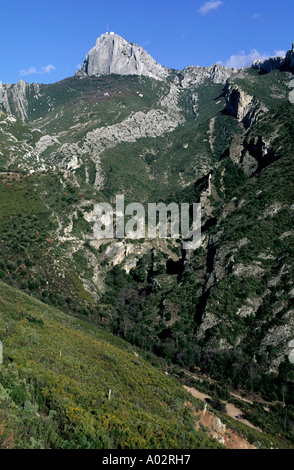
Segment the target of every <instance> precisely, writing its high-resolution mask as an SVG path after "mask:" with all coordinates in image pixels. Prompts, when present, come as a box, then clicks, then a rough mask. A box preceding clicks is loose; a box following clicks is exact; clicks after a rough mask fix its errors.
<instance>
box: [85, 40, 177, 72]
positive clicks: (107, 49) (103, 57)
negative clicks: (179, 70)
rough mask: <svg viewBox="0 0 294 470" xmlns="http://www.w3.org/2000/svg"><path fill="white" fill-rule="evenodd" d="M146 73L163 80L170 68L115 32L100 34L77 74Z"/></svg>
mask: <svg viewBox="0 0 294 470" xmlns="http://www.w3.org/2000/svg"><path fill="white" fill-rule="evenodd" d="M112 73H114V74H118V75H145V76H146V77H152V78H155V79H158V80H163V79H164V78H166V77H167V76H168V74H169V70H168V69H167V68H165V67H163V66H162V65H160V64H158V63H156V62H155V60H154V59H153V58H152V57H151V56H150V55H149V54H148V53H147V52H146V51H144V49H143V48H142V47H140V46H137V45H136V44H133V43H130V42H128V41H126V40H125V39H124V38H122V37H121V36H119V35H118V34H114V33H110V34H108V33H105V34H103V35H102V36H100V37H99V38H98V39H97V41H96V44H95V46H94V47H93V49H91V50H90V52H89V53H88V54H87V56H86V60H85V61H84V63H83V65H82V68H81V70H79V71H78V72H77V73H76V74H77V75H78V76H83V75H84V74H86V75H88V76H92V75H96V76H99V75H109V74H112Z"/></svg>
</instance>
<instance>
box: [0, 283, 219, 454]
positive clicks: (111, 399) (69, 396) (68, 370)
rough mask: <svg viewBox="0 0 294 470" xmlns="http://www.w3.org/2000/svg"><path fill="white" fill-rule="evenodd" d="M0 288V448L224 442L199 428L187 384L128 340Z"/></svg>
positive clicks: (203, 445) (184, 445)
mask: <svg viewBox="0 0 294 470" xmlns="http://www.w3.org/2000/svg"><path fill="white" fill-rule="evenodd" d="M0 293H1V295H0V330H1V340H2V342H3V345H4V363H3V364H1V365H0V404H1V424H0V447H2V446H4V447H13V448H96V449H97V448H100V449H101V448H112V449H113V448H141V449H142V448H179V449H180V448H192V447H193V448H195V447H196V448H209V447H214V448H216V447H220V446H219V445H218V443H217V442H216V441H214V440H213V439H211V438H208V437H206V435H205V434H204V433H203V432H201V431H195V430H194V426H193V418H192V415H190V411H189V410H188V408H187V407H185V399H187V398H188V395H187V394H186V393H184V391H183V389H182V387H181V386H180V385H178V384H177V383H176V382H175V381H174V380H173V379H169V378H167V377H166V376H165V375H164V374H163V373H162V372H160V371H158V370H156V369H155V368H153V367H152V366H150V365H149V364H148V363H146V362H145V361H144V360H143V359H141V358H140V357H138V354H137V353H136V354H135V353H134V351H132V348H131V347H130V346H128V345H127V344H126V343H124V342H122V341H121V340H118V339H115V338H114V337H113V336H111V335H108V334H106V333H104V332H102V331H101V330H98V329H97V328H93V327H91V326H90V325H87V324H85V323H82V322H78V321H76V320H72V319H71V318H70V317H68V316H66V315H64V314H63V313H61V312H60V311H58V310H55V309H52V308H49V307H47V306H45V305H44V304H42V303H41V302H38V301H35V300H33V299H32V298H30V297H28V296H26V295H25V294H22V293H20V292H18V291H16V290H15V289H12V288H10V287H8V286H6V285H5V284H2V283H0ZM110 390H111V396H110V395H109V394H110Z"/></svg>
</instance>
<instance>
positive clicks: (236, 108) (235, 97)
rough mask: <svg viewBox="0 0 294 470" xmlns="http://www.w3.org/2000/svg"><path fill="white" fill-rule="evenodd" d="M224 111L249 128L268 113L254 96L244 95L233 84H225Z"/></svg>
mask: <svg viewBox="0 0 294 470" xmlns="http://www.w3.org/2000/svg"><path fill="white" fill-rule="evenodd" d="M225 98H226V109H227V112H228V113H229V114H231V115H232V116H234V117H236V118H237V119H238V121H240V122H243V124H244V125H245V127H250V126H251V125H252V124H254V123H255V122H256V121H257V120H258V118H259V117H260V116H261V115H262V114H264V113H266V112H267V111H268V108H267V107H266V106H265V105H264V104H262V103H261V102H260V101H259V100H258V99H257V98H256V97H255V96H251V95H249V94H247V93H245V92H244V91H243V90H241V88H239V87H238V86H237V85H235V84H230V83H227V85H226V88H225Z"/></svg>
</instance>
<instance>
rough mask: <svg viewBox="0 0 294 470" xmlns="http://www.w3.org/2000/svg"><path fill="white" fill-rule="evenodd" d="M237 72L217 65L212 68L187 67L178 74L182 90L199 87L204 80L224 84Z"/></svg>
mask: <svg viewBox="0 0 294 470" xmlns="http://www.w3.org/2000/svg"><path fill="white" fill-rule="evenodd" d="M237 71H238V70H237V69H229V68H227V67H224V66H223V65H219V64H215V65H213V66H212V67H198V66H189V67H186V68H185V69H184V70H182V71H181V73H180V79H181V85H182V87H183V88H189V87H191V86H192V87H194V86H198V85H201V84H202V83H204V82H205V80H211V81H212V82H213V83H222V84H225V83H226V81H227V80H228V79H229V78H230V77H232V76H233V75H235V74H236V73H237Z"/></svg>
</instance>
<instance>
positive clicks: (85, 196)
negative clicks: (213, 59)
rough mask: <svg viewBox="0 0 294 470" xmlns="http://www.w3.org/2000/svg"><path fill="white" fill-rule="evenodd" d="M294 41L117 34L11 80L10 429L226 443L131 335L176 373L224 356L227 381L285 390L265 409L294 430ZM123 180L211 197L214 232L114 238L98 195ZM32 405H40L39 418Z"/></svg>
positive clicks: (64, 441) (258, 395)
mask: <svg viewBox="0 0 294 470" xmlns="http://www.w3.org/2000/svg"><path fill="white" fill-rule="evenodd" d="M134 57H135V58H136V60H135V59H134ZM138 57H141V59H140V60H141V61H142V62H141V63H140V66H139V65H138V66H136V63H137V62H136V61H137V58H138ZM293 57H294V49H293V48H292V50H290V51H289V52H288V53H287V55H286V58H285V59H281V58H280V59H269V60H268V61H265V62H264V63H263V62H260V63H259V62H258V63H254V64H253V66H252V67H248V68H245V69H240V70H237V69H228V68H226V67H222V66H220V65H218V64H217V65H214V66H212V67H206V68H205V67H187V68H185V69H184V70H181V71H177V70H170V69H167V68H164V67H162V66H160V64H156V62H155V61H153V59H152V58H151V57H150V56H149V55H148V54H147V53H146V52H145V51H143V49H142V48H140V47H139V46H136V45H134V44H132V43H127V42H126V41H125V40H123V39H122V38H120V37H114V38H110V36H109V37H102V38H100V39H98V40H97V43H96V46H95V47H94V48H93V49H92V50H91V51H90V52H89V54H88V55H87V57H86V60H85V62H84V64H83V66H82V68H81V70H80V71H79V72H77V74H76V75H75V76H74V77H70V78H67V79H65V80H62V81H61V82H58V83H54V84H50V85H42V84H32V85H30V84H26V83H25V82H23V81H20V82H19V83H18V84H15V85H4V86H3V93H4V95H3V96H4V98H3V103H2V107H1V109H2V110H1V111H0V200H1V210H0V279H1V280H2V281H3V282H4V283H5V284H2V283H1V284H0V290H1V292H2V295H1V299H2V300H0V305H2V309H3V312H1V315H2V316H1V317H0V321H1V322H2V323H1V325H2V326H1V328H0V332H1V334H2V337H3V340H4V341H5V348H6V349H5V350H6V351H9V354H7V353H6V354H7V355H6V356H5V361H6V362H5V363H4V367H3V370H4V372H3V377H2V379H3V380H2V386H3V387H4V388H5V391H3V393H4V395H5V396H7V393H8V395H9V397H10V398H7V399H8V401H9V400H10V401H9V403H10V404H11V407H12V408H11V407H10V411H9V413H8V415H7V416H6V415H5V420H6V421H5V422H6V424H7V426H8V428H9V429H10V430H11V432H12V428H13V427H14V424H13V422H14V421H13V419H14V417H13V416H14V414H13V413H14V412H13V410H14V409H15V410H16V411H15V413H16V418H15V419H18V423H19V432H18V433H16V435H15V436H14V435H13V432H12V438H11V439H12V441H11V442H12V444H11V446H12V447H13V446H14V444H13V442H14V440H15V442H16V444H15V445H17V446H19V447H21V446H28V447H30V446H31V447H34V446H41V447H56V448H57V447H79V446H81V447H95V448H97V447H99V446H100V447H107V448H109V447H111V446H115V447H124V448H130V447H137V448H140V447H141V448H146V447H149V446H150V447H153V448H168V447H169V446H171V447H172V448H175V447H179V448H180V447H181V446H187V447H188V448H191V447H210V446H213V445H215V442H214V441H211V440H210V439H209V438H208V437H207V435H203V434H201V433H196V434H195V432H194V431H193V419H192V418H191V415H190V414H189V412H188V410H187V408H189V406H188V407H185V406H184V402H185V400H187V395H186V394H185V393H184V392H183V391H182V389H181V385H179V383H177V382H176V381H173V380H172V379H170V378H167V377H166V376H165V374H162V373H161V372H159V370H156V369H154V368H153V367H152V366H151V365H148V363H147V362H145V361H143V360H142V359H140V358H137V357H136V356H135V357H134V349H133V348H140V350H141V351H142V352H141V353H139V355H140V356H141V355H142V357H143V356H144V357H145V359H146V360H147V361H149V362H151V363H152V361H153V360H154V361H155V362H156V361H157V360H158V361H162V362H161V364H165V367H169V371H170V373H171V374H174V375H177V377H179V376H180V374H179V369H183V370H185V371H186V372H188V373H190V374H194V373H195V371H199V372H201V374H202V376H203V374H204V375H206V376H207V374H208V375H209V376H210V377H211V378H212V379H213V380H214V381H216V382H217V383H218V384H219V385H218V386H215V390H214V392H215V393H216V394H219V395H220V396H221V395H222V393H226V392H222V387H224V389H226V388H227V387H229V388H232V390H235V391H236V390H239V389H242V390H245V391H246V392H247V393H250V394H253V397H254V399H256V401H257V402H258V403H260V400H267V401H269V402H270V403H271V404H272V409H271V410H270V414H267V413H268V412H267V411H264V410H263V409H262V410H261V409H259V408H258V406H259V405H256V406H255V405H252V407H253V408H252V409H251V408H250V407H249V408H248V410H247V411H248V413H251V415H252V416H253V420H254V422H255V423H256V424H257V426H258V427H259V428H260V429H263V430H264V431H266V432H269V431H270V428H271V426H272V428H273V434H274V435H275V438H276V437H277V436H283V439H286V440H287V443H289V441H291V440H293V406H294V369H293V364H292V363H291V362H290V360H289V352H290V342H291V341H292V340H293V338H294V321H293V318H294V317H293V311H294V310H293V298H294V294H293V291H294V288H293V283H294V278H293V273H294V266H293V259H294V257H293V230H292V227H293V207H294V193H293V184H292V183H293V177H294V174H293V171H294V168H293V152H294V108H293V104H291V102H290V100H289V91H290V89H291V84H290V80H291V79H292V76H293V75H292V74H293V71H294V68H293V63H294V59H293ZM110 58H111V60H110ZM133 59H134V60H133ZM114 72H115V73H114ZM118 194H124V196H125V200H126V203H128V202H140V203H142V204H145V206H146V204H147V203H149V202H165V203H169V202H177V203H179V204H180V203H182V202H188V203H190V204H192V203H195V202H200V203H201V205H202V238H201V246H200V247H199V248H198V249H197V250H195V251H186V250H183V249H182V241H183V240H182V238H181V237H180V238H178V239H172V238H166V239H153V240H152V239H137V240H130V239H123V240H118V239H104V240H100V239H99V240H98V239H97V238H95V235H94V231H93V227H94V224H95V220H96V216H95V204H97V203H98V202H102V201H103V202H108V203H111V204H113V203H115V196H116V195H118ZM8 285H10V286H11V287H8ZM12 288H13V290H12ZM16 289H18V290H16ZM28 295H29V297H28ZM34 299H36V300H34ZM1 302H2V304H1ZM40 302H41V303H40ZM7 306H8V309H7ZM56 308H58V309H60V310H58V311H57V310H55V309H56ZM30 311H31V312H33V313H30ZM47 317H48V319H49V320H48V321H47ZM90 325H91V326H90ZM6 327H7V328H6ZM3 328H4V329H3ZM2 331H3V333H2ZM5 332H6V333H5ZM5 334H7V336H5ZM26 334H28V335H31V337H32V341H31V342H29V343H28V340H27V339H25V337H26ZM28 337H29V336H28ZM68 338H71V339H70V340H69V339H68ZM119 338H121V339H119ZM124 341H125V342H124ZM22 344H23V345H24V346H26V347H25V348H24V350H23V351H22V350H21V346H22ZM71 348H72V350H71ZM102 350H103V351H102ZM104 350H105V351H107V354H106V355H105V351H104ZM138 350H139V349H136V351H138ZM49 351H51V352H49ZM35 355H36V357H37V359H36V358H35ZM156 356H157V359H156V360H155V357H156ZM22 357H23V359H22ZM9 358H10V359H9ZM83 361H85V364H84V363H83ZM133 363H134V364H135V365H136V367H137V368H136V367H133ZM99 364H103V366H102V369H103V372H102V370H100V366H99ZM90 369H91V370H90ZM92 371H93V372H92ZM13 374H15V375H13ZM140 374H141V375H140ZM148 374H149V375H148ZM13 377H15V378H13ZM139 377H140V378H139ZM148 377H152V386H151V387H149V382H148V380H149V378H148ZM125 378H126V379H127V380H125ZM140 380H142V381H143V382H142V383H143V384H144V386H143V385H142V388H140V387H139V386H138V387H136V388H135V387H134V389H132V387H133V385H134V384H135V383H136V381H138V383H141V382H140ZM14 381H16V382H17V381H20V382H19V384H20V385H19V386H18V388H17V390H18V391H17V392H15V393H14V392H13V382H14ZM60 383H62V384H64V385H65V387H63V386H62V387H60V386H59V384H60ZM38 384H40V386H39V385H38ZM85 384H86V385H85ZM186 385H187V384H186ZM188 385H195V384H189V383H188ZM196 385H197V386H199V384H196ZM200 385H201V384H200ZM202 386H203V384H202ZM219 387H220V388H219ZM109 388H111V389H112V400H111V401H110V402H109V401H108V400H107V397H108V391H109ZM21 389H22V390H25V393H23V392H20V390H21ZM63 389H64V390H66V393H64V392H63V391H62V390H63ZM94 390H96V391H97V393H96V392H95V391H94ZM208 391H210V390H209V389H208ZM18 393H19V394H20V397H23V398H19V397H18ZM4 395H3V396H4ZM162 396H164V397H165V398H163V399H162V398H161V397H162ZM24 397H25V398H24ZM38 397H39V398H38ZM60 397H61V398H60ZM18 400H19V401H18ZM97 400H98V401H97ZM253 401H254V400H253ZM35 405H36V406H37V405H38V406H39V407H40V410H41V413H40V412H39V411H37V410H36V408H34V406H35ZM194 405H195V404H193V405H192V407H193V406H194ZM195 406H196V405H195ZM254 406H255V408H254ZM16 407H18V408H16ZM30 410H31V411H30ZM32 410H35V411H34V412H36V413H39V414H40V416H41V417H42V419H43V418H44V422H45V423H46V425H48V426H49V425H50V426H49V428H50V433H51V434H50V436H49V435H46V436H45V434H44V432H45V431H43V430H41V431H40V432H39V431H38V429H39V428H38V426H39V424H37V422H38V423H39V421H38V419H39V417H38V416H37V417H36V414H34V413H33V411H32ZM134 410H135V416H136V420H137V421H136V423H137V425H136V426H135V428H133V427H132V426H131V424H129V423H131V421H132V419H133V418H131V416H133V413H134ZM24 411H29V412H30V413H33V414H34V418H32V419H33V422H34V423H35V424H34V426H35V428H36V431H35V434H34V435H32V436H29V437H28V436H25V437H22V436H23V434H22V433H23V430H24V429H25V426H26V425H25V420H26V416H27V415H26V414H25V413H24ZM51 411H53V413H52V412H51ZM194 411H195V410H194ZM194 411H193V410H192V414H193V413H194ZM198 411H199V410H198ZM198 411H197V412H198ZM55 412H56V414H55ZM50 413H51V414H50ZM271 413H272V414H271ZM30 416H31V417H32V414H31V415H30ZM52 416H56V420H55V421H54V420H53V421H50V420H51V417H52ZM122 417H123V418H122ZM159 417H160V418H159ZM37 418H38V419H37ZM158 419H159V420H160V427H158V426H157V424H156V423H158ZM42 422H43V421H42ZM146 423H149V424H148V425H147V424H146ZM273 423H275V425H274V424H273ZM120 426H122V427H123V430H122V431H121V430H120V431H119V430H118V429H119V427H120ZM35 428H34V429H35ZM40 429H41V428H40ZM42 429H43V428H42ZM65 430H66V431H65ZM97 430H99V432H98V431H97ZM64 432H65V433H67V434H64ZM160 433H162V434H160ZM83 436H84V437H83ZM160 436H161V437H160ZM31 437H32V439H33V441H30V440H29V439H30V438H31ZM252 439H255V437H252ZM254 442H255V441H254ZM267 444H268V441H267ZM9 445H10V444H9ZM264 445H265V444H264ZM275 445H277V446H279V445H280V444H275ZM287 445H288V444H287Z"/></svg>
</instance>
